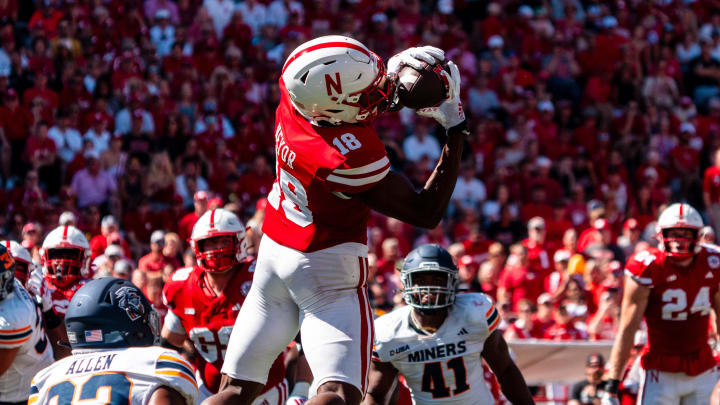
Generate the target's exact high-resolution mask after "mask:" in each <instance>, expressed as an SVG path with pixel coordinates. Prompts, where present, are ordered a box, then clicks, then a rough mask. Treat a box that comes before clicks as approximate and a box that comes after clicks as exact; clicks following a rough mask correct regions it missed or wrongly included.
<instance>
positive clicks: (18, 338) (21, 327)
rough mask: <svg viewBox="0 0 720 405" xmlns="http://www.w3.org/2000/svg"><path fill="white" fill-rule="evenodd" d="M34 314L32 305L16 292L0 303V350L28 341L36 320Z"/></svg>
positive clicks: (35, 314)
mask: <svg viewBox="0 0 720 405" xmlns="http://www.w3.org/2000/svg"><path fill="white" fill-rule="evenodd" d="M21 288H22V287H21ZM22 292H24V290H22ZM25 294H27V293H25ZM34 312H35V306H34V304H33V303H32V302H30V303H28V302H26V301H25V300H24V299H23V298H22V297H20V296H19V295H18V293H17V292H15V293H13V294H12V295H11V296H10V297H8V298H6V299H5V300H3V301H0V348H2V349H11V348H15V347H18V346H22V344H24V343H25V342H27V341H28V340H30V338H31V336H32V333H33V324H34V322H35V321H36V320H37V313H34Z"/></svg>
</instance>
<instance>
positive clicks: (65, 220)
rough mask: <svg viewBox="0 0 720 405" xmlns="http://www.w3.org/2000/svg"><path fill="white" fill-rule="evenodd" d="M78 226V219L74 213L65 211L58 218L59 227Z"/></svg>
mask: <svg viewBox="0 0 720 405" xmlns="http://www.w3.org/2000/svg"><path fill="white" fill-rule="evenodd" d="M76 224H77V218H76V217H75V214H74V213H73V212H72V211H65V212H63V213H62V214H60V218H58V225H60V226H76Z"/></svg>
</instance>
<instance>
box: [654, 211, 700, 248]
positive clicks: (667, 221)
mask: <svg viewBox="0 0 720 405" xmlns="http://www.w3.org/2000/svg"><path fill="white" fill-rule="evenodd" d="M702 227H703V220H702V217H701V216H700V213H699V212H697V210H696V209H695V208H693V207H692V206H690V205H688V204H685V203H676V204H673V205H671V206H669V207H667V208H665V210H664V211H663V212H662V213H661V214H660V217H659V218H658V222H657V228H658V236H657V238H658V240H659V241H660V243H659V244H658V247H659V249H660V250H665V251H666V252H667V255H668V256H671V257H676V258H681V259H682V258H688V257H691V256H693V255H694V254H696V253H697V252H699V251H700V244H699V243H698V235H699V234H700V228H702ZM671 229H689V230H691V231H692V235H693V236H692V237H690V238H685V237H669V236H668V231H669V230H671Z"/></svg>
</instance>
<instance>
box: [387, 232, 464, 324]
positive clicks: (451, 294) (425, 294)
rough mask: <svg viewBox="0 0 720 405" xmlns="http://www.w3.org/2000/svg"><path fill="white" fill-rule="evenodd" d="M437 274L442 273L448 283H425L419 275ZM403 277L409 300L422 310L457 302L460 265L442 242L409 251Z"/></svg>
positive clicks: (402, 272) (401, 274)
mask: <svg viewBox="0 0 720 405" xmlns="http://www.w3.org/2000/svg"><path fill="white" fill-rule="evenodd" d="M428 273H431V274H436V275H439V276H441V277H442V278H443V279H444V280H445V282H444V283H438V284H444V285H425V284H424V283H426V281H423V280H420V279H419V278H418V276H419V275H422V274H428ZM400 279H401V280H402V283H403V286H404V289H403V290H402V293H403V298H404V299H405V303H407V304H408V305H410V306H411V307H413V308H417V309H419V310H423V311H426V310H431V311H432V310H435V309H440V308H445V307H449V306H450V305H452V304H453V302H455V292H456V290H457V285H458V282H459V277H458V268H457V266H456V265H455V262H454V261H453V258H452V256H450V253H448V251H447V250H445V249H443V248H442V247H440V245H435V244H427V245H422V246H419V247H418V248H416V249H414V250H413V251H412V252H410V253H408V255H407V257H406V258H405V261H404V262H403V266H402V269H401V270H400Z"/></svg>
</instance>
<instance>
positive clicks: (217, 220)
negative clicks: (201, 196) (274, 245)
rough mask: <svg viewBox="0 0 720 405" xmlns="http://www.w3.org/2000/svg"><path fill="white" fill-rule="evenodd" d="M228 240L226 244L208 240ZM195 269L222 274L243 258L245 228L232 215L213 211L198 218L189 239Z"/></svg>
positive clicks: (221, 209)
mask: <svg viewBox="0 0 720 405" xmlns="http://www.w3.org/2000/svg"><path fill="white" fill-rule="evenodd" d="M228 236H229V237H230V238H229V240H228V241H227V242H214V243H213V242H210V240H211V239H216V238H221V237H228ZM190 244H191V246H192V248H193V251H194V252H195V259H196V260H197V263H198V266H200V267H201V268H203V269H205V270H206V271H215V272H223V271H226V270H229V269H231V268H233V267H234V266H235V265H236V264H238V263H240V262H241V261H242V260H243V259H245V258H246V257H247V251H246V250H245V248H246V246H247V241H246V240H245V225H243V223H242V222H241V221H240V220H239V219H238V217H237V216H236V215H235V214H233V213H232V212H230V211H228V210H226V209H223V208H216V209H213V210H210V211H207V212H205V213H204V214H203V216H201V217H200V219H198V221H197V222H196V223H195V226H194V227H193V231H192V235H191V236H190Z"/></svg>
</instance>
